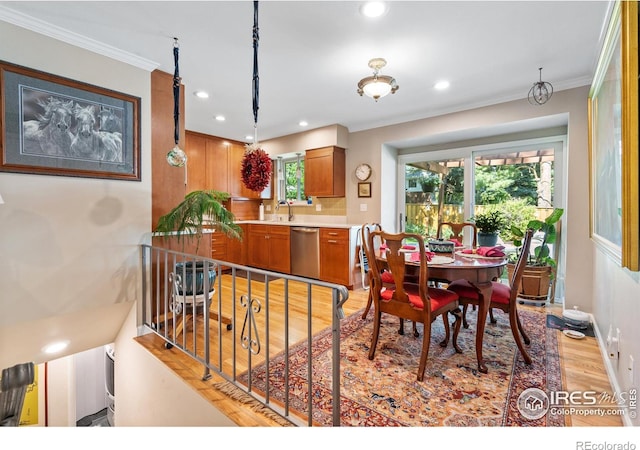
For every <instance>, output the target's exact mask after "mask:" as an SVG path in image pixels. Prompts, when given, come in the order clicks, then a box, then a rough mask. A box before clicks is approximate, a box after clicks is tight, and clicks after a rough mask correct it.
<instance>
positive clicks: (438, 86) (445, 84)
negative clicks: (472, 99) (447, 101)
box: [433, 80, 449, 91]
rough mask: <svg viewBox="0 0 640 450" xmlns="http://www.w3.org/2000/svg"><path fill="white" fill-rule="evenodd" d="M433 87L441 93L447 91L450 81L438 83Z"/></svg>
mask: <svg viewBox="0 0 640 450" xmlns="http://www.w3.org/2000/svg"><path fill="white" fill-rule="evenodd" d="M433 87H434V88H435V89H437V90H439V91H441V90H443V89H446V88H448V87H449V82H448V81H446V80H443V81H438V82H437V83H436V84H435V86H433Z"/></svg>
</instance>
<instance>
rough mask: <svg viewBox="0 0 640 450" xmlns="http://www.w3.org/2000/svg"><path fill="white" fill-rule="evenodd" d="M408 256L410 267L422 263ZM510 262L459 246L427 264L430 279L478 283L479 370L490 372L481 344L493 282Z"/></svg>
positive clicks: (437, 255) (477, 335) (477, 341)
mask: <svg viewBox="0 0 640 450" xmlns="http://www.w3.org/2000/svg"><path fill="white" fill-rule="evenodd" d="M381 253H382V252H381ZM382 259H384V258H382ZM406 259H407V261H406V265H407V266H408V267H410V266H412V265H413V266H415V267H419V265H420V263H419V261H416V258H411V255H408V257H407V258H406ZM507 262H508V259H507V257H506V256H505V257H485V256H481V255H478V254H475V253H464V251H463V250H462V249H457V250H455V251H454V252H452V253H446V254H442V253H439V254H435V255H432V257H431V261H429V262H428V264H427V267H428V277H429V279H430V280H438V281H439V282H452V281H455V280H461V279H464V280H467V281H468V282H469V283H471V284H472V285H473V286H475V287H476V289H478V291H479V293H480V303H479V305H478V320H477V324H476V358H477V360H478V370H479V371H480V372H481V373H487V372H488V369H487V366H486V364H485V363H484V359H483V357H482V346H483V339H484V328H485V325H486V322H487V315H488V313H489V307H490V304H491V293H492V290H493V285H492V283H491V282H492V281H494V280H497V279H499V278H500V276H501V275H502V272H503V271H504V268H505V266H506V265H507Z"/></svg>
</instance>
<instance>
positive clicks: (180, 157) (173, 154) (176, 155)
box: [167, 144, 187, 167]
mask: <svg viewBox="0 0 640 450" xmlns="http://www.w3.org/2000/svg"><path fill="white" fill-rule="evenodd" d="M167 162H168V163H169V165H170V166H173V167H182V166H184V165H185V164H186V162H187V155H186V153H185V152H184V150H182V149H181V148H180V147H179V146H178V144H176V146H175V147H173V149H171V151H169V153H167Z"/></svg>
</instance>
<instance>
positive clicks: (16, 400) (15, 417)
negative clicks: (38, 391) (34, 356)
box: [0, 362, 35, 427]
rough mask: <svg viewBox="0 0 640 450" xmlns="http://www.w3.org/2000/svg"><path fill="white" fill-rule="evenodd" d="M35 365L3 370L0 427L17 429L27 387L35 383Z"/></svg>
mask: <svg viewBox="0 0 640 450" xmlns="http://www.w3.org/2000/svg"><path fill="white" fill-rule="evenodd" d="M34 376H35V368H34V365H33V363H31V362H29V363H23V364H17V365H15V366H13V367H9V368H8V369H3V370H2V379H1V380H0V426H2V427H17V426H18V425H20V416H21V415H22V407H23V405H24V397H25V395H26V393H27V387H28V386H29V385H30V384H32V383H33V380H34Z"/></svg>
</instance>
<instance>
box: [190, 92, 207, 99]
mask: <svg viewBox="0 0 640 450" xmlns="http://www.w3.org/2000/svg"><path fill="white" fill-rule="evenodd" d="M193 95H195V96H196V97H198V98H209V94H208V93H206V92H205V91H195V92H194V93H193Z"/></svg>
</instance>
